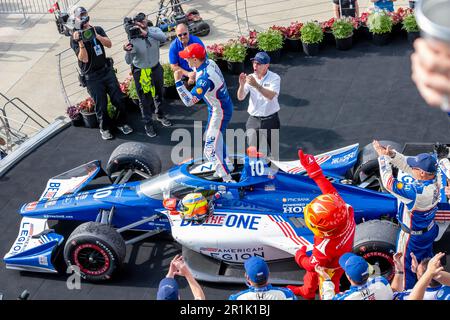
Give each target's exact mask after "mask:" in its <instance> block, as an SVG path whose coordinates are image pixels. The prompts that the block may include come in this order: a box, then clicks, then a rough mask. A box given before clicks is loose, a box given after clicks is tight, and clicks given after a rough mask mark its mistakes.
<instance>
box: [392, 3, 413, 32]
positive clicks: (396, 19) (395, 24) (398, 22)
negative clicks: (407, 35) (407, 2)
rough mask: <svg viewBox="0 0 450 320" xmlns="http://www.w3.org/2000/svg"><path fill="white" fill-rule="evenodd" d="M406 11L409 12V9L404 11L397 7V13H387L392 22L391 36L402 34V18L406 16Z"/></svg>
mask: <svg viewBox="0 0 450 320" xmlns="http://www.w3.org/2000/svg"><path fill="white" fill-rule="evenodd" d="M408 11H410V9H406V10H405V9H404V8H402V7H399V8H398V9H397V11H394V12H389V13H388V14H389V16H390V17H391V20H392V34H394V35H399V34H401V33H402V31H403V28H402V22H403V18H404V17H405V16H406V14H407V12H408Z"/></svg>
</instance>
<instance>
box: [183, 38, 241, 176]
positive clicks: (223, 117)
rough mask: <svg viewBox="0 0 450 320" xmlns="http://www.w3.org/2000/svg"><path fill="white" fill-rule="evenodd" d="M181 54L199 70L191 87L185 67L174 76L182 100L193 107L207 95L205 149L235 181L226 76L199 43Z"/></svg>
mask: <svg viewBox="0 0 450 320" xmlns="http://www.w3.org/2000/svg"><path fill="white" fill-rule="evenodd" d="M180 57H181V58H183V59H186V60H187V61H188V63H189V66H190V67H191V68H193V69H195V71H196V76H195V77H196V78H195V79H196V84H195V87H194V88H193V89H192V90H191V91H188V89H187V88H186V87H185V85H184V84H183V81H182V77H183V71H182V70H177V71H175V74H174V77H175V82H176V86H177V91H178V94H179V95H180V98H181V101H183V103H184V104H185V105H186V106H188V107H190V106H192V105H194V104H195V103H197V102H199V101H200V100H201V99H204V100H205V101H206V104H207V106H208V122H207V126H206V133H205V136H206V138H205V139H206V142H205V147H204V149H203V153H204V155H205V157H206V158H207V159H208V161H210V162H213V163H215V171H216V174H217V176H219V177H220V178H222V179H223V181H225V182H233V179H232V177H231V174H230V172H231V171H232V170H233V169H232V167H231V164H230V161H229V160H228V159H227V156H226V154H227V153H226V145H225V143H224V141H223V136H224V135H225V132H226V128H227V125H228V122H229V121H230V119H231V116H232V114H233V103H232V101H231V98H230V95H229V94H228V89H227V86H226V84H225V79H224V78H223V75H222V73H221V71H220V69H219V67H218V66H217V65H216V63H215V62H214V61H212V60H209V59H207V58H206V50H205V48H204V47H203V46H201V45H200V44H198V43H194V44H191V45H189V46H187V47H186V48H185V49H184V50H183V51H181V52H180Z"/></svg>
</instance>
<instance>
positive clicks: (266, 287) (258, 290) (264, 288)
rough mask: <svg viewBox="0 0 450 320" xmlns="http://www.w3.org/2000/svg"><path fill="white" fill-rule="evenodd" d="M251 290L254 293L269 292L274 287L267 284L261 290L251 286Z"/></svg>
mask: <svg viewBox="0 0 450 320" xmlns="http://www.w3.org/2000/svg"><path fill="white" fill-rule="evenodd" d="M249 288H250V289H251V290H252V291H254V292H264V291H269V290H271V289H272V285H271V284H267V285H265V286H264V287H260V288H255V287H253V286H249Z"/></svg>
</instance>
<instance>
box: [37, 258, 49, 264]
mask: <svg viewBox="0 0 450 320" xmlns="http://www.w3.org/2000/svg"><path fill="white" fill-rule="evenodd" d="M39 264H40V265H41V266H48V259H47V256H39Z"/></svg>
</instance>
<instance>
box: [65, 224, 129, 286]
mask: <svg viewBox="0 0 450 320" xmlns="http://www.w3.org/2000/svg"><path fill="white" fill-rule="evenodd" d="M125 253H126V246H125V241H124V240H123V238H122V236H121V235H120V234H119V233H118V232H117V231H116V230H114V229H113V228H112V227H110V226H108V225H106V224H100V223H97V222H86V223H83V224H82V225H80V226H78V228H76V229H75V230H74V231H73V232H72V234H71V235H70V237H69V239H67V243H66V245H65V247H64V259H65V261H66V264H67V266H69V267H70V266H73V267H75V268H74V269H73V271H75V272H76V273H79V274H80V276H81V277H82V278H83V279H86V280H88V281H104V280H109V279H111V277H112V276H113V274H114V273H115V272H116V271H117V270H118V269H120V267H121V266H122V264H123V261H124V259H125Z"/></svg>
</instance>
